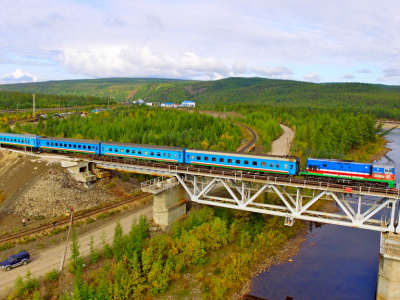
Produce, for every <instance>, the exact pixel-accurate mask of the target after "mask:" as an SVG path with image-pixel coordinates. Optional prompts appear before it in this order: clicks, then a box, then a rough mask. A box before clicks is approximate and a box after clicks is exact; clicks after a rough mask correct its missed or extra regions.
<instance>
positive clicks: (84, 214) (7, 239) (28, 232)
mask: <svg viewBox="0 0 400 300" xmlns="http://www.w3.org/2000/svg"><path fill="white" fill-rule="evenodd" d="M149 196H152V194H149V193H143V194H141V195H139V196H136V197H132V198H129V199H125V200H122V201H119V202H117V203H112V204H109V205H106V206H103V207H100V208H98V209H95V210H92V211H89V212H77V213H74V221H79V220H82V219H86V218H89V217H91V216H94V215H97V214H99V213H102V212H106V211H109V210H111V209H114V208H117V207H120V206H123V205H127V204H129V203H131V202H134V201H137V200H141V199H144V198H146V197H149ZM56 221H57V226H62V225H66V224H68V223H69V222H70V220H69V218H68V217H62V218H59V219H57V220H56ZM52 228H53V225H52V224H45V225H41V226H37V227H34V228H32V229H28V230H24V231H21V232H17V233H14V234H8V235H7V236H3V237H0V244H3V243H6V242H10V241H13V240H16V239H21V238H24V237H28V236H31V235H34V234H39V233H43V232H45V231H47V230H51V229H52Z"/></svg>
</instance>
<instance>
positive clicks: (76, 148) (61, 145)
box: [38, 137, 101, 155]
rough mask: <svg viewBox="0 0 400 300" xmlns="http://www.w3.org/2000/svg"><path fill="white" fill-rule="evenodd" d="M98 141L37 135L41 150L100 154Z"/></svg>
mask: <svg viewBox="0 0 400 300" xmlns="http://www.w3.org/2000/svg"><path fill="white" fill-rule="evenodd" d="M100 144H101V142H99V141H91V140H78V139H66V138H52V137H39V138H38V147H39V148H40V149H43V150H50V151H51V150H53V151H66V152H77V153H86V154H93V155H98V154H100Z"/></svg>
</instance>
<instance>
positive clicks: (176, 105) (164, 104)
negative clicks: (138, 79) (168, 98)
mask: <svg viewBox="0 0 400 300" xmlns="http://www.w3.org/2000/svg"><path fill="white" fill-rule="evenodd" d="M160 106H162V107H178V104H175V103H161V105H160Z"/></svg>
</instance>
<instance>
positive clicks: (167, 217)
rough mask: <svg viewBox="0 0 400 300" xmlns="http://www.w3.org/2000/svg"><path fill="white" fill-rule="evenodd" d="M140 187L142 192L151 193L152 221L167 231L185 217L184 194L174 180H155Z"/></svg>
mask: <svg viewBox="0 0 400 300" xmlns="http://www.w3.org/2000/svg"><path fill="white" fill-rule="evenodd" d="M146 183H147V184H146V185H142V190H143V191H144V192H148V193H153V195H154V196H153V220H154V222H155V223H156V224H157V225H159V226H160V227H161V229H162V230H164V231H168V230H169V229H170V228H171V226H172V225H173V224H174V223H175V222H176V221H178V220H180V219H182V218H183V217H184V216H186V192H185V189H184V188H183V187H182V186H181V185H180V184H179V182H177V180H176V179H175V178H170V179H167V180H164V178H162V177H161V178H156V179H153V180H151V181H149V182H146Z"/></svg>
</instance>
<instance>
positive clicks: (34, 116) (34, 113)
mask: <svg viewBox="0 0 400 300" xmlns="http://www.w3.org/2000/svg"><path fill="white" fill-rule="evenodd" d="M32 96H33V118H36V112H35V94H32Z"/></svg>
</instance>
